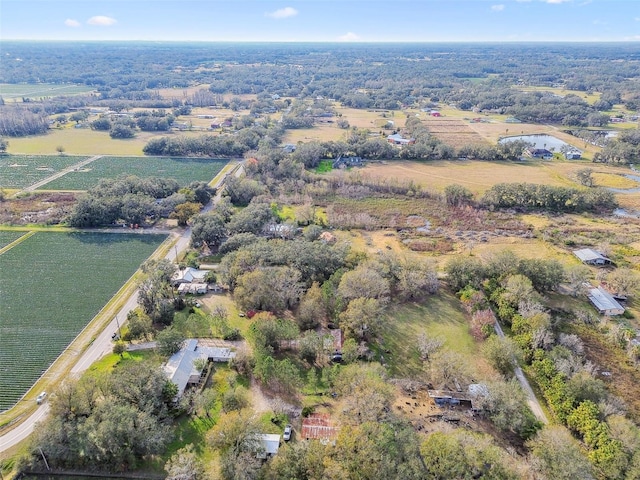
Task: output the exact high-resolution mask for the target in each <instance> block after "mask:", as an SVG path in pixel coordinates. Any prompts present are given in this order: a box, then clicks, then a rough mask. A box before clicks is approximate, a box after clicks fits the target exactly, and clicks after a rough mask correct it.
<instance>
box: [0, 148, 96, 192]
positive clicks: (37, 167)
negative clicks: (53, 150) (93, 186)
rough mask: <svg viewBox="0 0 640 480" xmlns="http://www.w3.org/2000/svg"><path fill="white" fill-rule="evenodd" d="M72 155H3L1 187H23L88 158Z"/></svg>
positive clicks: (0, 162)
mask: <svg viewBox="0 0 640 480" xmlns="http://www.w3.org/2000/svg"><path fill="white" fill-rule="evenodd" d="M86 158H87V157H86V156H72V155H2V156H0V187H2V188H10V189H23V188H26V187H28V186H29V185H33V184H34V183H36V182H39V181H41V180H43V179H45V178H49V177H51V176H52V175H54V174H56V173H59V172H61V171H64V170H65V169H66V168H69V167H70V166H71V165H74V164H76V163H78V162H82V161H83V160H86Z"/></svg>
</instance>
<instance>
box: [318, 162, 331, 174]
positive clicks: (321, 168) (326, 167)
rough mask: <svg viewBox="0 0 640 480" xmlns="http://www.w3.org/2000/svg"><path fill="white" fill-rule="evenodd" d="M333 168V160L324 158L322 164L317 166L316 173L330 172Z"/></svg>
mask: <svg viewBox="0 0 640 480" xmlns="http://www.w3.org/2000/svg"><path fill="white" fill-rule="evenodd" d="M331 170H333V162H332V161H331V160H322V161H321V162H320V165H318V166H317V167H316V173H329V172H330V171H331Z"/></svg>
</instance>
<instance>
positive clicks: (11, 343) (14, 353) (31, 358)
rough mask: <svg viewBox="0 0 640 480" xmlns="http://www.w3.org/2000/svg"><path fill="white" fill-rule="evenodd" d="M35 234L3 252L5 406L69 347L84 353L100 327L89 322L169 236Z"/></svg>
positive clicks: (1, 405) (0, 316)
mask: <svg viewBox="0 0 640 480" xmlns="http://www.w3.org/2000/svg"><path fill="white" fill-rule="evenodd" d="M27 240H28V241H23V242H22V243H21V244H20V245H19V246H18V247H17V248H13V249H11V250H9V251H7V252H6V253H5V254H4V255H2V257H0V267H1V268H0V280H1V283H2V285H3V290H2V291H1V292H0V296H5V295H8V293H7V292H8V291H11V292H12V295H11V298H9V297H7V298H5V299H2V304H3V309H2V312H0V332H1V335H0V337H2V344H3V348H2V353H0V360H1V361H2V364H3V365H5V366H6V367H5V368H7V370H6V371H5V372H4V373H3V376H2V378H0V383H1V385H0V387H1V388H0V392H2V393H1V394H0V409H1V410H6V409H8V408H10V407H11V406H12V405H14V404H15V403H16V402H19V401H20V399H23V398H24V395H25V393H26V392H27V391H28V390H29V389H30V388H31V386H32V385H33V384H34V383H35V382H36V381H37V380H38V378H40V377H41V376H42V375H43V374H46V375H47V376H50V373H51V368H50V365H51V364H53V363H54V362H55V361H56V359H58V358H59V357H60V356H61V352H63V351H66V350H68V352H69V356H71V357H72V358H71V359H73V357H75V356H77V355H78V354H79V353H80V351H81V349H82V348H83V343H84V342H78V341H77V340H78V339H79V337H80V333H83V332H84V331H88V330H91V331H92V332H93V330H94V329H88V328H87V327H88V325H93V322H94V320H95V319H96V318H99V317H100V316H101V315H100V314H101V313H102V312H107V311H110V309H111V308H113V304H112V302H117V300H116V299H118V298H119V297H120V295H122V293H123V291H124V290H126V288H125V287H122V285H123V284H125V286H127V285H128V284H129V283H130V281H131V279H132V276H133V275H134V273H135V272H136V271H137V269H138V267H139V265H140V264H141V263H142V261H144V260H145V259H147V258H148V257H149V256H150V255H153V254H154V252H155V251H156V250H158V247H159V246H160V245H161V244H162V243H163V242H166V236H165V235H144V234H143V235H140V234H117V235H116V234H104V233H48V234H46V235H43V234H40V235H32V236H30V237H29V238H28V239H27ZM167 248H169V245H167V246H166V247H165V249H167ZM34 266H37V269H38V275H33V274H32V272H33V271H34V269H33V268H32V267H34ZM77 285H82V294H80V292H78V291H77ZM16 292H17V293H16ZM105 305H106V306H105ZM92 319H93V320H92ZM98 323H99V322H98ZM93 334H95V332H93V333H92V335H93ZM88 340H90V339H89V338H86V342H87V343H90V342H89V341H88ZM70 345H72V347H69V346H70ZM68 347H69V348H68ZM34 352H37V355H34ZM71 359H70V360H71ZM63 363H64V362H63ZM57 368H58V367H56V369H57ZM0 422H1V423H4V422H2V421H1V420H0Z"/></svg>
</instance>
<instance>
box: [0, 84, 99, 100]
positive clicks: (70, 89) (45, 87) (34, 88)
mask: <svg viewBox="0 0 640 480" xmlns="http://www.w3.org/2000/svg"><path fill="white" fill-rule="evenodd" d="M94 90H95V89H94V88H92V87H88V86H86V85H71V84H54V83H19V84H10V83H0V97H2V98H4V99H5V100H8V101H10V102H22V99H23V98H29V99H40V98H51V97H60V96H68V95H82V94H83V93H89V92H92V91H94Z"/></svg>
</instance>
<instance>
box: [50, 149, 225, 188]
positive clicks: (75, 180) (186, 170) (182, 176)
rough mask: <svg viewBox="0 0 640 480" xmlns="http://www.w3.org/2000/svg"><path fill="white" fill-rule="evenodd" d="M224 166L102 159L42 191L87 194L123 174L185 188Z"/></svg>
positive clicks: (183, 161)
mask: <svg viewBox="0 0 640 480" xmlns="http://www.w3.org/2000/svg"><path fill="white" fill-rule="evenodd" d="M227 163H228V160H220V159H210V158H169V157H101V158H99V159H97V160H95V161H93V162H91V163H90V164H88V165H87V166H86V167H85V168H81V169H79V170H77V171H73V172H69V173H67V174H66V175H64V176H62V177H60V178H57V179H55V180H53V181H52V182H50V183H47V184H46V185H44V186H43V187H42V188H43V189H45V190H87V189H89V188H91V187H92V186H94V185H96V184H97V183H98V182H99V181H100V179H101V178H115V177H118V176H119V175H124V174H126V175H135V176H138V177H143V178H146V177H165V178H173V179H175V180H176V181H177V182H178V183H179V184H180V185H181V186H184V185H188V184H189V183H191V182H193V181H202V182H209V181H211V180H212V179H213V178H214V177H215V176H216V175H217V174H218V172H220V170H222V168H223V167H224V166H225V165H226V164H227Z"/></svg>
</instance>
